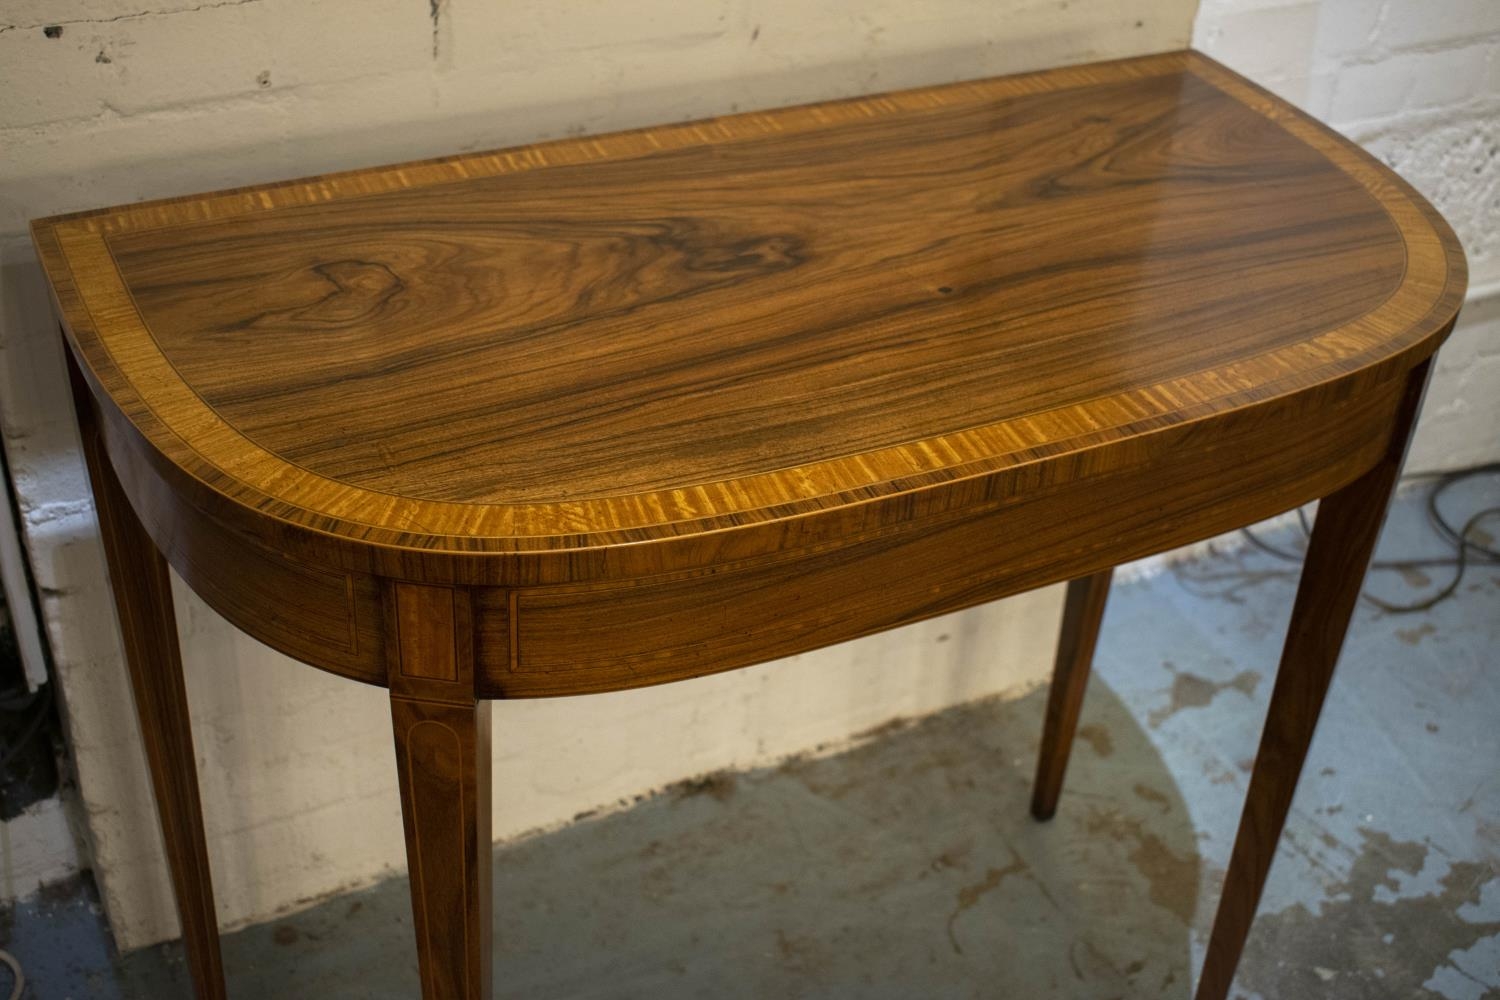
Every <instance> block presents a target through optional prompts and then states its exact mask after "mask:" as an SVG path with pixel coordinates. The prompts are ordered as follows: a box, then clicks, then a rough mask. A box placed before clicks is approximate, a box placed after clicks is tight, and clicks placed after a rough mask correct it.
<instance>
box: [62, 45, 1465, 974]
mask: <svg viewBox="0 0 1500 1000" xmlns="http://www.w3.org/2000/svg"><path fill="white" fill-rule="evenodd" d="M33 235H34V239H35V243H36V246H37V248H38V251H39V254H40V256H41V259H42V262H43V265H44V267H45V269H46V272H47V276H48V278H49V280H50V282H51V286H52V289H53V292H54V296H55V300H56V305H57V309H58V314H59V316H60V318H61V323H62V327H63V330H64V333H65V335H66V338H67V343H68V346H69V349H70V350H69V354H70V358H71V360H72V363H73V365H74V368H73V370H74V373H75V393H76V398H77V400H78V403H79V412H80V424H81V426H82V428H83V431H84V446H85V451H86V454H87V456H88V457H89V460H90V469H91V474H92V478H93V482H94V489H95V495H96V500H97V502H98V506H99V508H100V520H101V528H102V533H103V535H104V541H105V546H106V551H107V554H108V555H109V558H110V565H111V574H112V579H113V582H114V587H115V595H116V603H117V606H118V607H119V610H120V617H121V624H122V631H123V633H124V635H125V640H126V648H127V660H128V661H129V662H130V666H131V670H132V676H133V679H134V681H135V691H136V699H137V708H138V710H139V711H140V712H141V714H142V717H143V721H145V722H149V723H151V725H148V726H145V727H143V728H146V729H147V730H148V732H147V741H148V751H150V753H151V763H152V766H153V774H154V778H155V780H156V786H155V787H156V792H157V798H158V805H159V809H160V812H161V815H162V821H163V825H164V828H165V829H166V830H167V834H168V837H167V839H168V842H169V854H171V855H172V859H173V868H174V875H175V876H176V878H177V887H178V904H179V909H180V910H181V911H182V912H183V918H184V928H185V935H186V937H187V938H188V943H189V951H190V954H191V955H192V956H193V959H192V961H193V967H194V970H195V976H196V978H197V982H198V989H199V991H200V993H201V994H202V995H204V996H221V995H222V989H223V987H222V972H221V970H220V969H219V967H218V958H217V942H216V938H215V931H214V926H213V925H214V914H213V906H212V895H211V890H210V889H209V888H208V884H209V883H208V878H207V861H206V856H205V855H204V852H203V849H202V832H201V818H200V817H199V816H198V811H199V806H198V802H197V792H196V784H195V780H196V779H195V778H194V775H193V771H192V755H191V736H190V733H189V729H188V723H187V719H186V708H185V702H183V700H182V697H181V685H182V681H181V667H180V663H179V654H178V653H177V651H176V643H175V638H174V636H173V635H172V632H171V629H170V626H171V624H172V621H173V619H172V609H171V602H170V592H169V590H168V589H167V588H166V586H165V583H164V581H165V580H166V579H167V578H166V568H165V567H166V565H167V564H170V565H171V566H172V567H174V568H175V569H176V570H177V571H178V572H179V573H180V574H181V575H182V577H183V578H184V579H185V580H186V581H187V582H188V583H189V585H190V586H192V587H193V588H194V589H195V590H196V591H197V592H198V593H199V594H200V595H202V597H203V598H204V599H205V600H206V601H207V602H208V603H209V604H211V605H212V606H213V607H215V608H216V609H217V610H219V611H220V612H221V613H222V614H224V615H225V616H226V617H227V618H229V619H230V620H231V621H233V622H234V623H236V624H237V625H238V626H240V627H241V628H243V629H244V630H246V631H247V632H249V633H250V634H252V635H254V636H256V637H257V638H259V639H261V640H263V641H265V642H267V643H268V644H270V645H272V646H274V647H276V648H278V649H281V650H283V651H285V652H287V653H289V654H291V655H292V656H295V657H297V658H299V659H301V660H303V661H305V662H308V663H310V664H312V665H314V666H317V667H320V668H323V669H325V670H330V671H333V672H335V673H339V674H343V675H345V676H348V677H351V678H355V679H358V680H362V681H366V682H369V683H374V684H380V685H385V686H388V687H389V688H390V690H391V699H392V713H393V722H394V725H395V739H396V745H397V750H398V754H397V757H398V774H399V775H400V777H401V782H402V791H403V812H404V816H405V821H406V824H407V833H408V844H409V853H410V855H411V867H412V878H413V901H414V906H415V907H416V923H417V936H418V946H419V953H420V957H421V965H422V977H423V990H424V996H426V997H428V998H435V997H466V998H467V997H479V996H488V995H489V977H490V973H489V968H488V954H489V943H488V942H489V931H488V926H489V925H488V920H489V914H488V899H489V896H488V888H487V878H488V868H487V859H488V856H489V850H488V822H489V820H488V809H489V806H488V771H487V769H488V750H487V747H488V727H489V716H488V714H487V713H488V705H487V702H486V701H485V699H496V698H519V697H539V696H550V695H559V694H580V693H587V692H593V691H607V690H615V689H620V688H626V687H634V686H639V685H645V684H654V683H661V682H665V681H672V680H678V679H682V678H686V677H691V676H697V675H701V674H706V673H711V672H714V671H719V670H726V669H731V668H734V667H739V666H744V665H747V664H751V663H756V662H760V661H763V660H766V659H770V658H774V657H777V656H782V655H787V654H791V653H797V652H802V651H805V650H809V649H813V648H816V647H819V646H822V645H826V644H828V643H832V642H837V641H841V640H845V639H849V638H853V637H855V636H858V635H863V634H867V633H870V632H874V631H878V630H881V629H885V628H890V627H892V626H895V625H899V624H903V623H905V622H910V621H914V620H918V619H921V618H924V617H929V616H932V615H936V614H940V613H944V612H948V611H952V610H956V609H958V608H963V607H968V606H971V605H974V604H977V603H980V602H983V601H988V600H992V599H995V598H998V597H1003V596H1005V595H1007V594H1013V593H1016V592H1019V591H1022V590H1025V589H1029V588H1032V587H1036V586H1040V585H1043V584H1048V583H1053V582H1057V581H1062V580H1071V581H1074V582H1073V583H1072V585H1071V587H1070V592H1069V600H1068V606H1067V613H1066V614H1065V619H1064V636H1063V642H1062V645H1061V647H1060V649H1059V657H1058V673H1057V678H1056V682H1055V683H1054V689H1053V695H1052V702H1051V704H1050V705H1049V711H1048V726H1047V735H1046V737H1045V738H1044V745H1043V747H1042V753H1041V760H1040V763H1039V777H1038V786H1037V799H1036V802H1035V803H1034V811H1035V812H1036V813H1037V814H1038V816H1041V817H1045V816H1047V815H1050V814H1051V811H1052V809H1053V808H1055V806H1056V799H1057V792H1058V789H1059V788H1060V785H1061V779H1062V771H1063V768H1064V766H1065V765H1066V761H1067V749H1068V745H1069V744H1070V742H1071V738H1072V733H1073V728H1074V726H1075V725H1076V722H1077V718H1078V713H1079V711H1080V707H1081V703H1082V697H1083V690H1084V682H1085V681H1086V679H1087V673H1088V660H1089V657H1090V655H1091V652H1092V648H1093V644H1094V638H1095V636H1096V634H1097V629H1098V622H1099V617H1100V615H1102V612H1103V607H1104V600H1105V595H1106V593H1107V588H1108V579H1109V577H1108V574H1109V570H1110V568H1111V567H1112V566H1114V565H1116V564H1118V563H1120V562H1123V561H1126V560H1129V559H1133V558H1137V557H1140V556H1144V555H1147V554H1150V553H1153V552H1159V551H1162V550H1164V549H1167V548H1170V547H1172V546H1175V545H1179V544H1183V543H1185V542H1190V541H1194V540H1197V539H1201V538H1204V537H1208V536H1211V535H1213V534H1216V533H1219V532H1222V531H1225V530H1229V529H1232V528H1235V527H1239V526H1241V525H1243V524H1246V523H1249V522H1252V521H1255V520H1258V519H1260V518H1263V517H1266V516H1269V515H1272V514H1276V513H1279V512H1281V511H1284V510H1287V509H1289V508H1291V507H1293V506H1295V505H1297V504H1301V503H1305V502H1307V501H1309V500H1313V499H1317V498H1327V499H1325V501H1324V504H1323V508H1322V513H1320V515H1319V518H1318V523H1317V530H1316V533H1315V539H1314V542H1313V546H1312V551H1311V553H1310V555H1309V562H1308V566H1307V568H1306V570H1305V572H1304V581H1303V586H1302V589H1301V592H1300V594H1299V598H1298V606H1297V609H1296V611H1295V612H1294V619H1293V624H1292V629H1291V633H1290V635H1289V638H1288V643H1287V648H1286V652H1285V657H1284V660H1283V669H1282V670H1281V672H1280V675H1279V679H1278V683H1277V689H1276V692H1275V694H1273V700H1272V706H1271V710H1270V717H1269V719H1268V723H1267V729H1266V733H1265V737H1264V742H1263V745H1262V753H1261V757H1260V763H1258V764H1257V767H1256V769H1255V772H1254V774H1253V776H1252V781H1251V789H1250V795H1249V800H1248V804H1247V808H1246V813H1245V819H1244V821H1243V823H1242V828H1241V835H1240V838H1239V842H1238V843H1237V845H1236V853H1235V859H1234V862H1233V864H1232V865H1231V868H1230V872H1229V876H1228V881H1227V885H1226V892H1225V896H1224V902H1223V903H1222V904H1221V912H1220V918H1219V920H1218V922H1217V924H1216V927H1215V932H1214V937H1213V941H1212V943H1211V945H1210V950H1209V957H1208V961H1207V964H1206V966H1205V970H1204V974H1203V976H1202V979H1201V981H1200V986H1199V992H1198V995H1199V996H1200V997H1202V998H1205V1000H1207V998H1216V997H1222V996H1224V995H1225V993H1226V992H1227V990H1228V988H1229V983H1230V977H1231V976H1232V972H1233V968H1234V964H1235V961H1236V959H1237V957H1238V954H1239V949H1240V946H1241V945H1242V943H1243V940H1244V936H1245V934H1246V932H1247V931H1248V928H1249V924H1250V919H1251V917H1252V916H1253V912H1254V907H1255V904H1256V901H1257V900H1258V898H1259V894H1260V888H1261V885H1262V884H1263V882H1264V878H1265V871H1266V869H1267V867H1268V866H1269V862H1270V857H1271V854H1272V853H1273V849H1274V844H1275V840H1276V837H1277V836H1278V835H1279V832H1280V828H1281V823H1282V820H1283V819H1284V817H1285V812H1286V808H1287V805H1288V803H1289V802H1290V796H1291V792H1292V790H1293V788H1294V787H1295V783H1296V776H1297V770H1298V769H1299V768H1300V763H1301V759H1302V755H1303V754H1304V753H1305V751H1306V745H1307V740H1308V739H1310V737H1311V732H1312V727H1313V724H1314V723H1315V722H1316V718H1317V711H1318V707H1319V705H1320V704H1321V700H1322V694H1323V691H1324V689H1326V685H1327V680H1328V677H1329V676H1330V675H1331V672H1332V669H1333V665H1334V662H1335V661H1336V659H1337V655H1338V648H1339V645H1340V642H1341V640H1342V636H1343V632H1344V628H1345V626H1346V625H1347V621H1348V617H1349V613H1350V611H1351V610H1352V607H1353V600H1354V596H1355V595H1357V593H1358V586H1359V580H1360V578H1361V576H1362V574H1363V571H1364V568H1365V565H1366V563H1367V562H1368V558H1369V553H1370V550H1371V548H1372V547H1373V544H1374V538H1375V535H1376V533H1377V532H1378V530H1379V525H1380V523H1381V520H1382V518H1383V514H1384V509H1385V503H1386V499H1387V496H1388V494H1389V492H1390V488H1391V485H1392V483H1393V482H1394V480H1395V477H1396V475H1397V473H1398V471H1399V468H1400V464H1401V459H1402V456H1403V454H1404V448H1405V444H1406V441H1407V439H1408V437H1409V432H1410V428H1411V425H1412V423H1413V421H1414V419H1415V413H1416V409H1417V406H1418V404H1419V402H1420V399H1421V391H1422V388H1423V386H1424V385H1425V378H1426V373H1427V369H1428V365H1427V361H1428V359H1429V358H1430V356H1431V354H1432V353H1433V352H1434V351H1435V350H1436V349H1437V347H1438V346H1439V344H1440V343H1441V341H1442V340H1443V338H1444V336H1445V335H1446V334H1447V332H1448V331H1449V330H1450V329H1451V327H1452V324H1453V322H1454V319H1455V317H1456V314H1457V311H1458V308H1459V305H1460V303H1461V301H1462V297H1463V292H1464V287H1465V265H1464V260H1463V255H1462V251H1461V249H1460V248H1459V245H1458V243H1457V240H1456V239H1455V238H1454V236H1453V233H1452V232H1451V230H1450V229H1449V227H1448V226H1447V224H1446V223H1445V222H1444V221H1443V220H1442V218H1441V217H1439V216H1438V215H1437V213H1436V212H1434V211H1433V209H1432V208H1431V207H1430V206H1429V205H1428V204H1427V203H1426V202H1425V201H1424V200H1423V199H1422V198H1421V197H1420V196H1418V195H1417V194H1416V193H1415V192H1414V191H1413V190H1412V189H1411V188H1410V187H1409V186H1408V185H1407V184H1406V183H1405V182H1403V181H1402V180H1401V179H1400V178H1399V177H1397V176H1396V175H1395V174H1393V173H1392V172H1391V171H1390V170H1388V169H1387V168H1386V167H1384V166H1383V165H1382V164H1380V163H1379V162H1378V161H1376V160H1375V159H1373V158H1372V157H1370V156H1368V155H1367V154H1365V153H1364V152H1362V151H1361V150H1359V149H1358V148H1357V147H1356V146H1354V145H1352V144H1351V143H1349V142H1348V141H1346V140H1344V139H1342V138H1341V137H1339V136H1338V135H1336V134H1335V133H1333V132H1331V131H1330V130H1328V129H1327V128H1325V127H1323V126H1322V125H1320V124H1318V123H1317V122H1315V121H1313V120H1311V119H1310V118H1308V117H1306V116H1304V115H1302V114H1301V113H1299V112H1297V111H1296V110H1294V109H1293V108H1291V107H1290V106H1289V105H1287V104H1286V103H1284V102H1282V101H1280V100H1278V99H1276V98H1274V97H1272V96H1271V95H1269V94H1267V93H1266V92H1265V91H1262V90H1260V89H1258V88H1257V87H1255V86H1254V85H1252V84H1250V83H1249V82H1247V81H1246V80H1244V79H1243V78H1241V77H1239V76H1237V75H1235V74H1234V73H1232V72H1230V71H1229V70H1227V69H1225V68H1224V67H1222V66H1220V65H1218V64H1217V63H1215V62H1213V61H1212V60H1209V59H1208V58H1206V57H1204V56H1201V55H1199V54H1196V53H1192V52H1175V53H1167V54H1163V55H1159V56H1150V57H1144V58H1137V59H1129V60H1122V61H1116V62H1109V63H1098V64H1093V65H1087V66H1079V67H1073V68H1067V69H1059V70H1051V71H1046V72H1041V73H1032V74H1026V75H1021V76H1010V77H1001V78H996V79H989V80H981V81H975V82H967V83H959V84H951V85H944V86H937V87H930V88H925V89H920V90H910V91H903V92H899V93H891V94H883V95H878V96H872V97H861V98H855V99H850V100H844V101H835V102H830V103H824V104H817V105H809V106H804V107H796V108H787V109H780V110H773V111H765V112H757V113H750V114H741V115H735V116H733V117H728V118H719V119H712V120H708V121H701V122H692V123H688V124H678V125H667V126H661V127H656V128H649V129H640V130H635V131H630V132H621V133H616V134H612V135H605V136H597V137H580V138H570V139H564V140H559V141H555V142H548V143H542V144H538V145H533V146H527V147H523V148H518V149H511V150H503V151H499V152H491V153H480V154H471V155H463V156H456V157H450V158H445V159H440V160H429V161H422V162H417V163H408V164H403V165H397V166H391V167H383V168H378V169H368V170H360V171H354V172H349V173H341V174H331V175H325V176H322V177H316V178H312V179H308V180H299V181H292V182H287V183H281V184H270V185H262V186H257V187H252V188H244V189H240V190H235V191H225V192H218V193H214V194H209V195H200V196H194V197H186V198H177V199H171V200H166V201H157V202H147V203H143V204H137V205H129V206H122V207H118V208H112V209H105V210H101V211H94V212H84V213H79V214H75V215H67V216H59V217H55V218H50V219H44V220H39V221H38V222H36V223H34V225H33ZM1330 511H1333V513H1332V514H1330V513H1329V512H1330ZM153 741H155V742H157V743H158V744H159V746H157V747H156V748H155V749H153V748H152V747H151V743H152V742H153ZM1242 855H1243V856H1242ZM210 953H212V954H211V955H210ZM501 982H502V988H503V976H502V977H501Z"/></svg>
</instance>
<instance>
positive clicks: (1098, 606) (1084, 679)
mask: <svg viewBox="0 0 1500 1000" xmlns="http://www.w3.org/2000/svg"><path fill="white" fill-rule="evenodd" d="M1113 575H1114V570H1112V569H1107V570H1105V571H1104V572H1102V573H1095V574H1094V575H1093V576H1085V577H1080V578H1079V579H1077V580H1073V581H1071V582H1070V583H1069V584H1068V596H1067V599H1066V602H1065V603H1064V605H1063V618H1062V634H1061V636H1060V637H1059V638H1058V641H1057V663H1056V665H1055V666H1054V667H1053V668H1052V689H1051V690H1050V691H1049V692H1048V693H1047V717H1046V721H1045V722H1044V723H1043V726H1042V749H1041V754H1040V755H1039V756H1038V758H1037V762H1036V784H1035V786H1034V787H1033V789H1032V793H1031V815H1033V816H1035V817H1036V818H1037V819H1051V818H1052V814H1053V813H1055V812H1057V797H1058V796H1059V795H1061V794H1062V783H1063V775H1064V774H1065V773H1066V772H1067V770H1068V755H1069V754H1070V753H1071V752H1072V750H1073V734H1074V733H1075V732H1077V730H1078V713H1079V710H1080V709H1081V708H1082V707H1083V692H1084V691H1085V690H1086V689H1087V688H1088V683H1089V669H1090V667H1091V665H1092V664H1093V660H1094V647H1095V645H1097V644H1098V641H1099V624H1100V623H1101V622H1102V621H1104V604H1105V601H1106V600H1107V599H1108V597H1109V581H1110V577H1111V576H1113Z"/></svg>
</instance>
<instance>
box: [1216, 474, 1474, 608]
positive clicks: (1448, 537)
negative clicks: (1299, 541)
mask: <svg viewBox="0 0 1500 1000" xmlns="http://www.w3.org/2000/svg"><path fill="white" fill-rule="evenodd" d="M1497 473H1500V462H1490V463H1486V464H1484V465H1476V466H1474V467H1472V468H1468V469H1461V470H1459V471H1457V472H1450V473H1444V474H1442V475H1440V476H1438V477H1437V482H1436V483H1435V485H1434V486H1433V487H1432V489H1431V491H1429V492H1428V494H1427V516H1428V519H1429V520H1431V521H1432V525H1433V527H1434V528H1435V529H1436V530H1437V533H1438V534H1439V535H1440V536H1442V538H1443V540H1444V541H1446V542H1448V543H1449V544H1450V545H1452V546H1453V547H1454V549H1455V554H1454V555H1452V556H1429V557H1424V558H1420V559H1377V560H1375V561H1374V562H1372V563H1370V569H1371V570H1379V571H1396V572H1401V571H1406V570H1414V569H1432V568H1435V567H1442V566H1451V567H1453V578H1452V579H1451V580H1449V581H1448V582H1447V583H1446V584H1444V585H1443V587H1442V588H1441V589H1439V590H1438V591H1437V592H1436V593H1434V594H1432V595H1431V596H1429V597H1425V598H1423V599H1422V600H1420V601H1416V602H1415V603H1412V604H1396V603H1394V602H1392V601H1387V600H1385V599H1384V598H1380V597H1376V596H1375V595H1373V594H1370V593H1368V592H1363V593H1362V594H1361V596H1362V597H1363V598H1364V599H1365V600H1366V601H1367V602H1369V603H1370V604H1373V605H1374V606H1375V607H1377V608H1379V609H1380V610H1382V611H1384V612H1386V613H1388V614H1408V613H1411V612H1415V611H1426V610H1428V609H1429V608H1432V607H1435V606H1436V605H1438V604H1439V603H1441V602H1442V601H1444V600H1447V599H1448V598H1449V597H1451V596H1452V595H1453V594H1454V592H1456V591H1457V590H1458V588H1459V585H1460V584H1462V583H1463V579H1464V573H1465V571H1466V570H1467V569H1468V567H1469V566H1471V565H1475V564H1478V565H1489V564H1497V563H1500V551H1497V550H1496V549H1494V548H1491V547H1490V546H1488V545H1485V544H1481V543H1480V542H1477V541H1475V540H1474V539H1473V538H1471V537H1470V536H1471V535H1473V533H1474V529H1475V528H1477V527H1478V526H1479V524H1480V522H1482V521H1484V520H1486V519H1488V518H1491V517H1500V507H1486V508H1484V509H1482V510H1479V511H1476V512H1475V513H1474V514H1473V515H1471V516H1470V517H1469V519H1468V520H1467V521H1466V522H1465V523H1464V525H1463V527H1462V528H1454V527H1453V525H1452V524H1451V523H1449V521H1448V519H1447V518H1445V517H1444V516H1443V512H1442V509H1441V507H1440V506H1439V505H1438V501H1439V500H1440V499H1441V498H1442V496H1443V494H1444V493H1446V492H1447V491H1448V490H1449V489H1450V488H1451V487H1452V486H1453V485H1454V484H1456V483H1459V482H1463V481H1464V480H1466V479H1472V478H1474V477H1475V476H1484V475H1493V474H1497ZM1422 478H1428V477H1422ZM1297 521H1298V523H1299V524H1301V526H1302V534H1303V539H1304V543H1305V541H1306V540H1307V539H1310V538H1311V537H1312V525H1311V524H1310V523H1309V521H1308V518H1307V512H1306V511H1305V510H1304V509H1303V508H1301V507H1298V508H1297ZM1240 534H1241V535H1243V536H1244V538H1245V540H1246V541H1247V542H1249V543H1250V544H1251V545H1253V546H1255V547H1256V548H1257V549H1260V550H1261V551H1262V552H1266V553H1268V554H1270V555H1272V556H1275V557H1276V558H1278V559H1282V560H1285V561H1287V562H1301V561H1302V558H1303V557H1302V554H1301V553H1297V552H1289V551H1287V550H1286V549H1283V548H1280V547H1278V546H1275V545H1272V544H1270V543H1269V542H1267V541H1265V540H1264V539H1262V538H1261V537H1260V536H1258V535H1257V534H1255V532H1254V531H1252V530H1251V529H1249V528H1242V529H1241V530H1240ZM1304 547H1305V546H1304Z"/></svg>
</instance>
